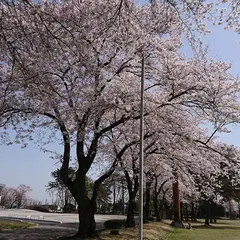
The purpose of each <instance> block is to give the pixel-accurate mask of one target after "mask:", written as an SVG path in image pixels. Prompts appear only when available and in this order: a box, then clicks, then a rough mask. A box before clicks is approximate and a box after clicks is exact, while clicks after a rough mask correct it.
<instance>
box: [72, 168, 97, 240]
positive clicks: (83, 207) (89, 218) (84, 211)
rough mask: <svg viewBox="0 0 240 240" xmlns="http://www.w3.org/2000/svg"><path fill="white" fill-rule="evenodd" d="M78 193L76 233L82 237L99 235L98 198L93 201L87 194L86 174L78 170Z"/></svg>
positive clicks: (87, 237)
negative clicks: (96, 220) (96, 219)
mask: <svg viewBox="0 0 240 240" xmlns="http://www.w3.org/2000/svg"><path fill="white" fill-rule="evenodd" d="M75 186H76V193H77V194H76V195H75V196H74V197H75V198H77V199H76V201H77V203H78V215H79V228H78V232H77V234H76V236H77V237H80V238H81V239H89V238H96V237H98V233H97V231H96V222H95V218H94V213H95V211H96V199H94V201H91V200H90V199H89V198H88V196H87V189H86V174H85V173H82V172H77V175H76V185H75Z"/></svg>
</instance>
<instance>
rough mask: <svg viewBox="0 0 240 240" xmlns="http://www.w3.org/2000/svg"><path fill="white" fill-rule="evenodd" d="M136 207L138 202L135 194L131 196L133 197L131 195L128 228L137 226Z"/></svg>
mask: <svg viewBox="0 0 240 240" xmlns="http://www.w3.org/2000/svg"><path fill="white" fill-rule="evenodd" d="M135 208H136V202H135V199H134V196H131V197H130V196H129V201H128V211H127V220H126V227H127V228H131V227H135V219H134V212H135Z"/></svg>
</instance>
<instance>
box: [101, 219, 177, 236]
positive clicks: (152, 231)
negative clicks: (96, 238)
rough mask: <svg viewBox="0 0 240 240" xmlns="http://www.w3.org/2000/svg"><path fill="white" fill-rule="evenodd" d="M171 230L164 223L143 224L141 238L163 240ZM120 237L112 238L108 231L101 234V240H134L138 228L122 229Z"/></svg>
mask: <svg viewBox="0 0 240 240" xmlns="http://www.w3.org/2000/svg"><path fill="white" fill-rule="evenodd" d="M172 230H173V229H172V228H171V227H170V226H169V225H168V224H164V223H157V222H154V223H149V224H144V231H143V238H144V240H164V239H167V236H168V235H169V234H170V233H171V232H172ZM119 232H120V235H117V236H114V235H111V234H110V230H106V231H104V232H102V233H101V239H102V240H120V239H122V240H123V239H127V240H136V239H137V236H138V228H137V227H136V228H129V229H122V230H120V231H119Z"/></svg>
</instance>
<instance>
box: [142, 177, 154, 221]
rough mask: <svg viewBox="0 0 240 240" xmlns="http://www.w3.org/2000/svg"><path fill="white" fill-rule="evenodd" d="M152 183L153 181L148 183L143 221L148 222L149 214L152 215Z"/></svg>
mask: <svg viewBox="0 0 240 240" xmlns="http://www.w3.org/2000/svg"><path fill="white" fill-rule="evenodd" d="M151 184H152V182H147V183H146V199H145V206H144V218H143V222H144V223H148V222H149V215H150V202H151V193H150V190H151Z"/></svg>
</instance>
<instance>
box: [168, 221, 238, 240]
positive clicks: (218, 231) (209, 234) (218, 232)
mask: <svg viewBox="0 0 240 240" xmlns="http://www.w3.org/2000/svg"><path fill="white" fill-rule="evenodd" d="M192 227H193V229H192V230H188V229H174V230H173V232H172V233H171V234H170V235H169V237H168V238H167V240H240V221H239V220H218V223H217V224H211V226H210V227H205V226H203V223H193V224H192Z"/></svg>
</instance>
